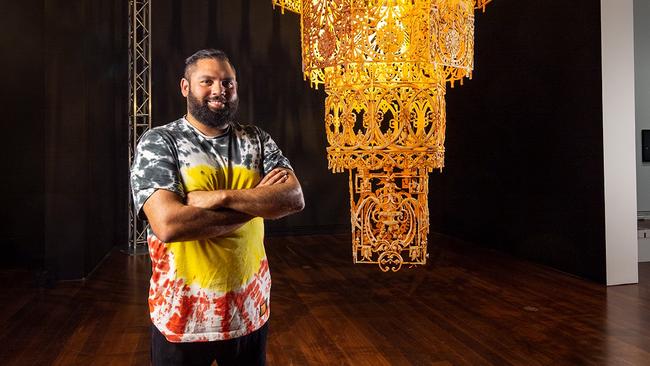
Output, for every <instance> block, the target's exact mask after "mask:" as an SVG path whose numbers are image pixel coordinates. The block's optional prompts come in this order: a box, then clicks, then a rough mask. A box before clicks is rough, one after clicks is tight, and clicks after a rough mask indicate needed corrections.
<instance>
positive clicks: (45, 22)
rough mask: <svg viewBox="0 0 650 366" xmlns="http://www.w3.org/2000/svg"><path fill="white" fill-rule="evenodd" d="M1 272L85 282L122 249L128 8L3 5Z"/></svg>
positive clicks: (92, 0) (95, 2) (97, 0)
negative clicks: (5, 268)
mask: <svg viewBox="0 0 650 366" xmlns="http://www.w3.org/2000/svg"><path fill="white" fill-rule="evenodd" d="M2 7H3V9H2V11H1V12H0V13H2V17H3V19H2V27H3V32H2V37H3V44H2V48H3V55H5V57H4V59H3V61H2V62H3V66H5V67H4V68H3V69H4V70H6V71H8V73H7V75H6V79H5V80H7V81H8V83H9V85H8V87H6V88H5V93H7V96H6V97H5V98H3V99H4V101H5V102H6V103H7V105H6V108H5V109H6V110H8V113H7V114H6V117H5V118H6V120H5V123H4V124H3V126H4V127H5V141H6V142H7V145H6V146H5V152H6V154H5V156H4V159H5V161H6V163H5V164H6V165H5V166H9V167H10V172H11V173H10V177H11V178H12V179H10V180H9V182H8V194H7V196H6V197H5V198H4V199H5V207H10V208H11V209H10V210H7V211H5V212H4V213H3V215H6V216H5V217H3V224H5V225H6V229H5V230H6V231H5V232H6V233H7V237H8V238H9V239H8V240H7V241H6V242H5V246H6V247H7V248H8V252H9V255H8V256H7V257H5V258H3V264H4V265H14V266H15V265H18V266H26V267H29V268H33V269H38V270H42V269H44V270H46V271H48V272H49V274H50V275H51V276H52V277H53V278H58V279H68V278H81V277H84V276H85V275H87V274H88V273H89V272H90V271H92V269H94V268H95V267H96V265H97V264H98V263H99V261H100V260H101V259H102V258H103V257H104V256H105V255H106V253H108V251H109V250H110V249H111V248H112V247H113V246H114V245H119V244H123V243H125V242H126V235H125V231H126V228H127V227H128V226H127V225H126V224H125V223H126V218H125V213H126V204H125V199H124V197H126V183H127V180H126V179H127V178H126V172H127V162H126V161H127V160H126V159H127V152H126V150H125V147H126V126H127V123H128V122H127V119H126V104H127V100H126V98H127V96H126V91H127V84H126V83H127V79H126V67H127V64H126V63H127V53H126V52H127V43H126V42H127V40H128V38H127V32H126V29H127V28H126V27H127V21H126V17H127V2H113V1H108V0H68V1H57V2H51V1H49V2H44V1H33V0H27V1H22V2H3V5H2Z"/></svg>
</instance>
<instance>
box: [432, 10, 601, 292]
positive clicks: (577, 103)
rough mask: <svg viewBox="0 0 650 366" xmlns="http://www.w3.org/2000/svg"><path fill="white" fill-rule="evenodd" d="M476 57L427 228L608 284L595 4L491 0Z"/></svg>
mask: <svg viewBox="0 0 650 366" xmlns="http://www.w3.org/2000/svg"><path fill="white" fill-rule="evenodd" d="M475 50H476V55H475V56H476V57H475V69H474V77H473V79H472V80H467V81H465V85H464V86H461V87H455V88H453V89H451V88H448V90H447V139H446V148H447V158H446V168H445V169H444V171H443V173H442V174H440V173H436V172H434V173H433V174H431V179H430V191H431V194H430V198H429V202H430V205H429V206H430V208H431V228H432V230H433V231H439V232H442V233H445V234H448V235H450V236H454V237H459V238H463V239H466V240H469V241H472V242H474V243H477V244H480V245H483V246H487V247H491V248H495V249H498V250H502V251H506V252H509V253H512V254H515V255H517V256H520V257H523V258H528V259H530V260H533V261H535V262H539V263H543V264H547V265H550V266H552V267H555V268H558V269H560V270H563V271H566V272H569V273H573V274H577V275H579V276H582V277H587V278H590V279H593V280H597V281H599V282H603V283H604V282H605V215H604V181H603V135H602V91H601V53H600V3H599V2H597V1H590V0H579V1H571V2H563V1H542V0H528V1H515V0H496V1H494V2H492V3H491V4H490V5H488V7H487V9H486V13H485V14H480V13H477V15H476V47H475ZM434 245H435V243H434Z"/></svg>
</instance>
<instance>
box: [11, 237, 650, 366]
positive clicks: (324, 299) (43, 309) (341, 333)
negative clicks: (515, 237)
mask: <svg viewBox="0 0 650 366" xmlns="http://www.w3.org/2000/svg"><path fill="white" fill-rule="evenodd" d="M266 247H267V253H268V257H269V262H270V266H271V273H272V276H273V288H272V300H271V313H272V315H271V322H270V330H269V343H268V364H269V365H282V366H285V365H355V366H356V365H372V366H376V365H440V366H442V365H526V366H534V365H650V291H649V290H650V263H647V264H641V265H640V266H639V270H640V279H641V282H640V284H639V285H627V286H616V287H610V288H607V287H605V286H602V285H599V284H596V283H593V282H589V281H585V280H582V279H579V278H575V277H572V276H569V275H566V274H564V273H561V272H558V271H554V270H552V269H548V268H545V267H542V266H538V265H534V264H531V263H528V262H524V261H520V260H517V259H514V258H512V257H509V256H507V255H503V254H499V253H496V252H493V251H489V250H485V249H479V248H475V247H472V246H471V245H468V244H466V243H462V242H459V241H456V240H453V239H450V238H446V237H442V236H441V237H437V236H433V237H432V238H431V240H430V251H431V259H430V260H429V263H428V264H427V265H426V266H423V267H419V268H404V269H402V270H401V271H400V272H398V273H382V272H380V271H379V269H378V268H377V267H376V266H374V265H353V264H352V263H351V253H350V244H349V236H347V235H339V236H335V235H318V236H295V237H271V238H268V239H267V244H266ZM149 273H150V263H149V259H148V257H147V256H135V257H129V256H126V255H124V254H122V253H121V252H119V251H117V250H115V251H114V252H112V253H111V254H110V255H109V256H108V257H107V258H106V260H105V261H104V262H103V263H102V264H101V266H100V267H99V268H98V269H97V271H95V272H94V273H93V274H92V275H91V276H90V277H89V278H88V279H86V280H84V281H75V282H60V283H57V284H56V286H54V287H53V288H48V289H45V288H37V287H35V286H33V285H32V282H33V281H32V278H31V277H30V276H29V274H28V273H26V272H22V271H2V272H0V283H1V284H2V287H3V291H0V306H1V308H2V311H1V312H0V325H1V326H0V365H148V364H149V319H148V313H147V312H148V310H147V303H146V296H147V289H148V276H149Z"/></svg>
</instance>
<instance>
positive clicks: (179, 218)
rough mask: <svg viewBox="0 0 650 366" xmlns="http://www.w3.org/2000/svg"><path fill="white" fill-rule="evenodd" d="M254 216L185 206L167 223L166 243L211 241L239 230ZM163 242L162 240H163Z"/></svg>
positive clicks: (227, 210) (231, 211)
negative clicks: (210, 239)
mask: <svg viewBox="0 0 650 366" xmlns="http://www.w3.org/2000/svg"><path fill="white" fill-rule="evenodd" d="M253 218H254V216H251V215H249V214H246V213H243V212H238V211H234V210H231V209H227V208H224V209H219V210H205V209H201V208H196V207H191V206H184V207H183V208H181V209H179V210H178V211H177V212H176V213H175V217H174V218H170V220H169V222H168V223H167V230H168V232H167V234H168V235H167V240H163V241H165V242H174V241H187V240H200V239H209V238H214V237H218V236H225V235H227V234H230V233H231V232H233V231H235V230H237V229H239V228H240V227H241V226H243V225H244V224H245V223H246V222H248V221H250V220H251V219H253ZM161 240H162V238H161Z"/></svg>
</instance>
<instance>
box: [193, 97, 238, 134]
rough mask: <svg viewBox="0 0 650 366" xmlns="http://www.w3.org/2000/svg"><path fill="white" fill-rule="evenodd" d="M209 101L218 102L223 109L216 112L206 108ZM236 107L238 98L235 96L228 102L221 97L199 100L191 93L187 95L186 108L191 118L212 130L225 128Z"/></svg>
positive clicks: (235, 111)
mask: <svg viewBox="0 0 650 366" xmlns="http://www.w3.org/2000/svg"><path fill="white" fill-rule="evenodd" d="M209 100H218V101H220V102H221V103H222V104H223V108H221V109H219V110H217V111H213V110H211V109H210V107H208V101H209ZM238 106H239V97H237V96H235V98H234V99H232V100H229V101H228V100H226V98H225V97H223V96H218V97H212V98H206V99H204V100H199V99H198V98H196V97H195V96H194V95H193V94H192V92H191V91H190V93H189V94H188V95H187V108H188V110H189V112H190V113H191V114H192V116H194V118H196V119H197V120H198V121H199V122H201V123H203V124H204V125H206V126H210V127H214V128H225V127H226V126H227V125H228V123H230V121H231V119H232V117H233V116H234V115H235V113H237V107H238Z"/></svg>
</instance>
